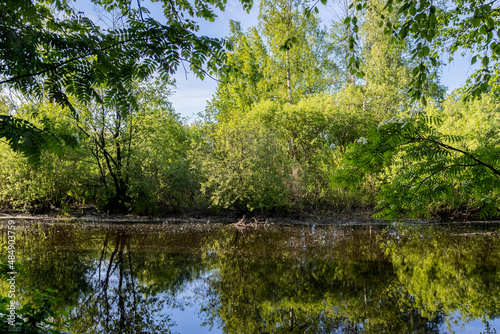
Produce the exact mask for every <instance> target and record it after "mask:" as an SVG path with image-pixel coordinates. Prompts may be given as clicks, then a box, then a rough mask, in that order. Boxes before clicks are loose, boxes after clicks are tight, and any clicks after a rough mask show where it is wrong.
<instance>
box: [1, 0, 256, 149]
mask: <svg viewBox="0 0 500 334" xmlns="http://www.w3.org/2000/svg"><path fill="white" fill-rule="evenodd" d="M134 3H135V2H132V1H127V0H116V1H113V0H104V1H101V0H94V1H93V4H94V5H96V6H98V7H100V8H101V9H102V10H103V11H105V12H110V11H117V12H118V13H120V15H121V16H122V22H124V24H123V25H122V26H121V27H110V28H101V27H99V26H98V25H96V24H95V23H94V22H92V21H91V20H90V19H88V18H86V17H85V16H83V15H80V14H79V13H77V12H76V10H75V9H73V8H71V3H70V1H68V0H63V1H29V0H23V1H6V2H2V3H1V4H0V22H1V24H0V54H1V55H2V56H0V87H1V88H6V87H12V88H14V89H16V90H19V91H21V92H23V93H24V94H27V95H34V96H37V97H48V98H49V99H50V100H51V101H54V102H57V103H58V104H60V105H62V106H65V107H67V108H69V109H70V110H72V111H73V112H74V113H75V116H78V115H77V113H76V110H75V108H74V106H73V104H72V103H71V99H70V97H73V98H74V99H75V101H77V102H79V103H83V104H85V103H89V102H91V101H95V102H97V103H99V104H106V105H107V106H108V107H113V108H115V107H116V108H117V107H125V108H127V107H129V106H131V107H133V108H134V107H136V101H135V99H134V97H133V95H130V94H129V88H130V86H131V84H132V83H133V82H134V81H136V80H142V79H144V78H146V77H148V76H150V75H151V74H152V73H154V72H158V73H159V74H160V75H162V76H167V75H169V74H171V73H173V72H175V71H176V70H177V68H178V66H179V65H180V63H181V62H187V63H189V67H190V69H191V70H192V71H193V72H194V73H196V74H197V75H198V76H199V77H201V78H203V77H205V76H206V75H210V74H213V73H214V72H215V71H217V70H220V68H221V65H222V64H223V63H224V59H225V53H224V50H223V49H224V45H225V44H224V42H223V41H221V40H218V39H214V38H209V37H206V36H198V35H197V34H196V32H197V31H198V30H199V25H198V24H197V23H196V22H195V20H194V18H201V19H205V20H209V21H213V20H214V19H215V17H216V14H215V10H216V9H217V10H224V8H225V2H220V1H216V0H203V1H196V2H195V3H190V2H189V1H187V0H174V1H164V4H163V5H164V6H163V7H164V17H165V19H166V23H160V22H159V21H157V20H155V19H153V18H152V17H151V16H149V13H150V11H149V10H148V8H147V7H145V6H144V4H143V3H142V2H141V1H138V2H137V6H135V7H134V5H133V4H134ZM241 3H242V4H243V7H244V8H245V9H246V10H249V9H250V8H251V5H252V3H251V1H249V0H242V1H241ZM102 87H105V88H106V90H105V94H104V95H103V94H99V90H100V89H102ZM9 120H10V119H9V118H5V117H3V118H2V122H0V135H2V137H5V138H6V139H7V140H8V141H9V143H11V145H12V146H15V145H16V143H17V142H19V140H18V139H16V136H19V133H20V132H22V131H24V136H23V138H24V139H23V140H22V141H23V142H25V143H26V142H27V141H28V140H29V139H28V138H29V136H31V137H32V138H33V142H35V143H41V142H43V139H44V136H43V135H41V133H42V131H39V129H36V128H30V129H28V127H26V126H24V127H23V124H18V123H19V122H17V123H16V120H13V121H9ZM42 146H43V145H42ZM18 148H19V149H21V150H22V149H23V148H22V147H21V146H19V145H18ZM36 149H37V150H38V151H39V150H41V148H38V147H36ZM25 153H26V154H28V155H30V154H31V152H30V151H29V149H26V150H25Z"/></svg>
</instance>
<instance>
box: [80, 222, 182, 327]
mask: <svg viewBox="0 0 500 334" xmlns="http://www.w3.org/2000/svg"><path fill="white" fill-rule="evenodd" d="M109 252H111V253H110V254H108V253H109ZM135 260H136V259H135V258H134V254H133V252H132V249H131V246H130V237H129V235H128V234H127V233H126V232H123V231H120V232H118V233H117V234H111V233H107V234H106V236H105V238H104V242H103V246H102V251H101V255H100V258H99V262H98V265H97V268H96V271H97V272H96V273H95V274H94V275H93V277H92V278H91V281H92V284H93V292H92V294H89V295H87V296H84V297H83V298H82V300H81V301H80V302H79V307H78V308H77V309H75V310H74V312H73V318H74V321H75V326H74V327H73V330H74V331H76V332H86V331H90V332H91V333H134V334H135V333H142V332H143V331H146V330H147V331H148V332H153V333H170V327H171V326H172V325H173V324H172V320H171V319H170V316H169V315H168V314H165V313H164V312H162V311H163V310H164V309H165V308H167V307H171V306H172V299H169V298H167V296H166V295H160V296H155V295H152V294H150V293H149V292H150V291H149V289H148V287H147V286H145V285H142V284H140V283H139V282H138V280H137V278H136V275H135V271H134V267H136V264H135V263H134V261H135Z"/></svg>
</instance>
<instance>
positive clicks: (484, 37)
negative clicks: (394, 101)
mask: <svg viewBox="0 0 500 334" xmlns="http://www.w3.org/2000/svg"><path fill="white" fill-rule="evenodd" d="M351 8H355V9H356V14H354V15H352V16H349V17H347V18H346V19H345V20H344V23H345V24H346V26H347V27H348V29H352V30H353V31H355V32H358V30H359V27H358V22H359V20H358V18H359V16H360V14H361V13H363V12H364V11H366V10H373V11H374V12H375V13H377V12H378V13H379V14H378V17H379V26H380V27H384V33H385V34H386V35H388V36H390V37H391V42H392V43H393V44H396V45H397V44H399V43H401V42H406V43H408V44H409V45H412V49H411V51H410V54H411V57H412V59H414V61H415V62H414V64H413V66H412V81H411V82H410V90H409V93H410V95H411V97H412V98H413V99H415V100H419V99H421V100H422V102H423V103H424V104H425V103H426V96H425V89H426V86H427V85H428V83H429V81H431V80H432V79H433V77H434V74H433V73H434V70H435V69H438V68H439V67H440V66H441V65H442V64H443V63H444V62H443V61H442V60H440V57H441V55H442V54H447V55H449V58H448V60H449V61H451V60H453V58H454V57H455V55H456V54H457V53H459V54H464V53H465V54H469V55H470V56H471V60H470V61H471V65H474V64H475V63H476V62H477V61H480V64H481V66H480V67H479V68H478V69H476V70H475V71H474V72H473V74H472V75H470V76H469V78H468V80H467V86H466V91H467V95H466V97H473V98H478V97H480V96H481V94H482V93H484V92H488V91H494V92H495V93H496V94H497V95H498V92H499V84H498V74H499V71H500V69H499V67H498V66H497V64H498V61H499V59H500V44H499V43H498V40H497V39H496V37H495V36H496V35H498V31H497V27H498V4H496V1H486V0H479V1H472V0H455V1H453V2H451V3H439V2H438V3H436V2H433V1H431V0H419V1H412V0H396V1H394V0H386V1H385V6H384V11H376V8H375V6H374V4H373V3H372V1H371V0H361V1H358V2H356V3H352V4H351ZM387 12H388V13H392V12H395V13H396V15H395V17H394V16H391V15H389V14H387ZM357 39H358V37H357V36H352V37H351V38H350V43H349V45H350V48H351V50H354V48H355V46H356V44H357V42H356V41H357ZM350 64H351V69H352V70H353V71H354V72H357V73H359V76H363V75H364V73H363V72H362V71H361V69H360V66H359V64H360V62H359V59H357V58H356V57H354V56H353V57H351V60H350Z"/></svg>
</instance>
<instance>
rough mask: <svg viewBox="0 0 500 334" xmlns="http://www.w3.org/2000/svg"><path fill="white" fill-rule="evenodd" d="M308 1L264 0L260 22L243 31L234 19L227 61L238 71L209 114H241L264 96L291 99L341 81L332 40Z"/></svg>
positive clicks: (223, 87)
mask: <svg viewBox="0 0 500 334" xmlns="http://www.w3.org/2000/svg"><path fill="white" fill-rule="evenodd" d="M305 5H306V3H305V2H304V1H298V0H294V1H281V0H272V1H263V2H261V4H260V14H259V25H258V27H252V28H251V29H250V30H249V31H248V32H243V31H242V30H241V27H240V25H239V23H237V22H233V23H232V29H231V35H230V36H229V38H228V39H229V41H230V44H231V45H232V47H233V48H232V51H231V52H229V53H228V55H227V65H228V67H230V68H232V69H234V71H232V72H231V73H230V74H229V75H228V76H227V77H224V80H221V82H220V83H219V85H218V87H217V92H216V94H215V95H214V97H213V99H212V101H211V102H210V104H209V106H208V108H207V116H210V117H217V115H219V118H220V119H224V118H226V117H227V115H228V114H232V115H234V114H243V113H246V112H248V111H249V110H250V109H251V108H252V107H253V106H254V105H256V104H257V103H259V102H261V101H265V100H273V101H278V102H280V103H289V104H292V103H296V102H298V101H300V100H301V99H302V98H304V97H305V96H310V95H316V94H321V93H324V92H327V91H329V90H331V89H332V88H334V86H335V85H336V84H337V86H338V82H336V81H335V78H336V77H337V72H338V66H337V64H336V63H335V61H334V56H337V51H336V49H335V45H334V40H333V39H332V38H331V35H330V34H329V33H328V31H327V29H326V28H325V27H322V26H321V21H320V19H319V17H318V16H317V15H314V14H311V15H310V16H309V17H307V16H306V15H305V14H304V8H305Z"/></svg>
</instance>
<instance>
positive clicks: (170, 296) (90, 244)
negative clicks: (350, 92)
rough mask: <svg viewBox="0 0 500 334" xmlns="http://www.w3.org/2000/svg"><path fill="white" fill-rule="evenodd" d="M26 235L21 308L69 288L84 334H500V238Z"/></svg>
mask: <svg viewBox="0 0 500 334" xmlns="http://www.w3.org/2000/svg"><path fill="white" fill-rule="evenodd" d="M0 227H1V228H2V229H1V231H2V237H1V239H0V240H1V241H0V242H1V243H2V249H5V245H6V244H7V234H6V225H5V224H3V225H0ZM18 228H19V229H18V236H17V241H16V247H17V256H18V257H19V259H20V262H21V263H22V264H23V265H24V267H25V272H26V274H25V275H22V276H19V281H18V282H17V286H18V289H20V291H19V295H20V296H21V297H20V298H22V296H23V293H26V292H27V291H31V290H34V289H40V290H45V289H47V288H50V289H57V290H58V293H57V297H58V298H60V299H59V302H58V304H57V305H56V308H58V309H61V310H62V309H70V310H71V311H70V318H71V320H72V322H73V325H72V327H71V328H70V329H69V330H70V331H71V332H73V333H174V332H181V333H188V332H189V333H196V332H198V333H206V332H209V330H212V332H213V333H381V332H386V333H448V332H453V331H456V332H461V330H463V331H464V332H471V333H472V332H474V333H477V332H478V331H482V332H484V333H495V332H496V330H499V329H500V322H499V321H498V320H497V318H498V316H499V314H500V236H499V235H498V232H499V231H500V225H494V224H484V225H481V224H474V225H470V224H469V225H436V226H424V225H418V226H408V225H389V226H373V227H369V226H358V227H355V226H322V227H318V226H295V227H293V226H274V225H266V226H260V227H256V226H253V227H246V228H241V226H240V227H239V228H235V227H234V226H227V225H206V224H205V225H202V224H173V225H162V224H89V223H74V222H73V223H35V224H33V223H31V224H27V223H26V224H24V223H22V222H19V223H18ZM1 289H2V290H1V292H2V295H5V293H6V291H7V285H6V283H5V282H2V285H1ZM26 298H27V297H26ZM478 328H479V329H478ZM495 329H496V330H495Z"/></svg>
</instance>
